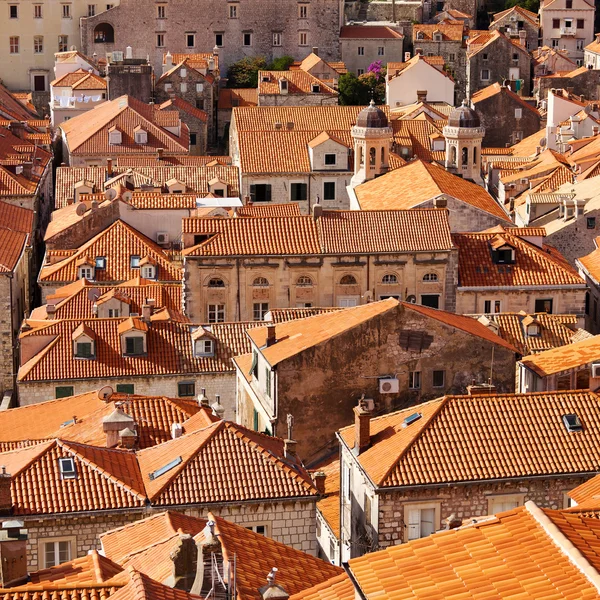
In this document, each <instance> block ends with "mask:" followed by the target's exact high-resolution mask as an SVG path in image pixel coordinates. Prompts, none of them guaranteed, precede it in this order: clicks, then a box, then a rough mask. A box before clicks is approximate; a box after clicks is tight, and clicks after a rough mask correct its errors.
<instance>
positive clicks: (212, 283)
mask: <svg viewBox="0 0 600 600" xmlns="http://www.w3.org/2000/svg"><path fill="white" fill-rule="evenodd" d="M208 287H211V288H224V287H225V282H224V281H223V280H222V279H221V278H219V277H213V278H212V279H209V281H208Z"/></svg>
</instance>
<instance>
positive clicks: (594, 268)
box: [577, 238, 600, 282]
mask: <svg viewBox="0 0 600 600" xmlns="http://www.w3.org/2000/svg"><path fill="white" fill-rule="evenodd" d="M595 243H596V249H595V250H593V251H592V252H590V253H589V254H586V255H585V256H582V257H580V258H578V259H577V262H578V263H581V265H582V266H583V267H584V269H585V271H586V272H587V273H588V275H589V276H590V277H591V278H592V279H594V280H595V281H597V282H600V249H598V244H599V243H600V238H596V239H595Z"/></svg>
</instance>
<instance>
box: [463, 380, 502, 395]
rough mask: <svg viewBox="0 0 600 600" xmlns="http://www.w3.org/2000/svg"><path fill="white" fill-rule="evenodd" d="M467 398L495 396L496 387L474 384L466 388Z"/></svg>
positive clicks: (490, 384) (486, 384) (488, 384)
mask: <svg viewBox="0 0 600 600" xmlns="http://www.w3.org/2000/svg"><path fill="white" fill-rule="evenodd" d="M467 393H468V394H469V396H485V395H487V394H495V393H496V386H495V385H494V384H492V383H475V382H473V383H472V385H468V386H467Z"/></svg>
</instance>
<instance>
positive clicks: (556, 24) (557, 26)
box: [552, 19, 560, 29]
mask: <svg viewBox="0 0 600 600" xmlns="http://www.w3.org/2000/svg"><path fill="white" fill-rule="evenodd" d="M552 29H560V19H552Z"/></svg>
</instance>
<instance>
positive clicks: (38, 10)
mask: <svg viewBox="0 0 600 600" xmlns="http://www.w3.org/2000/svg"><path fill="white" fill-rule="evenodd" d="M33 18H34V19H41V18H42V5H41V4H34V5H33Z"/></svg>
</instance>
